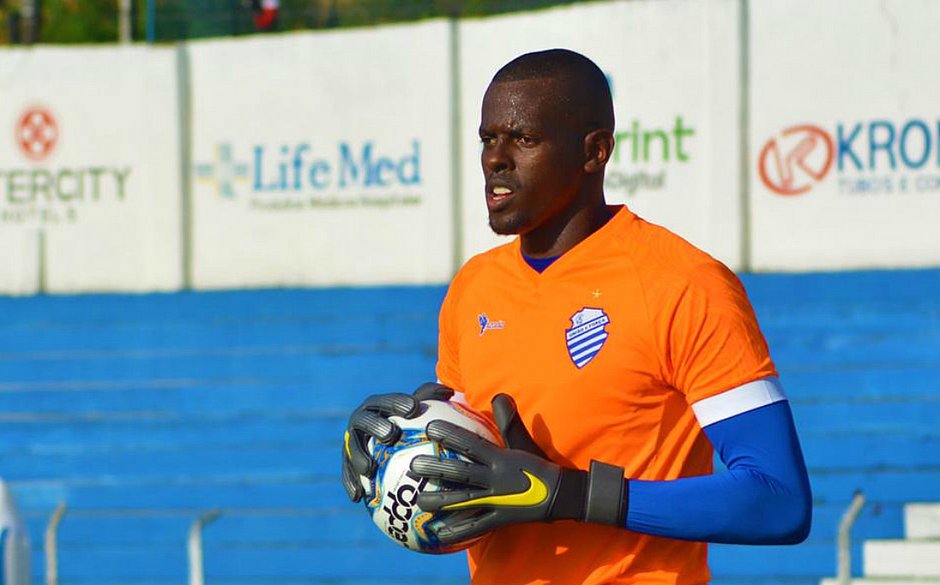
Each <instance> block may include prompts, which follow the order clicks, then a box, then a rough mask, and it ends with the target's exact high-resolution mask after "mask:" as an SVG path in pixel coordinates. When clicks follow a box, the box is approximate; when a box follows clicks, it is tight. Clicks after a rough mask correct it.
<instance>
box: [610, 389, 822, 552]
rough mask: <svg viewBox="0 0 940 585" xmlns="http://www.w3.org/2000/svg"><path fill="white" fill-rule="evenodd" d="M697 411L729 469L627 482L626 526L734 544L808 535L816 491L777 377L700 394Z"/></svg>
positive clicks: (781, 541) (791, 539)
mask: <svg viewBox="0 0 940 585" xmlns="http://www.w3.org/2000/svg"><path fill="white" fill-rule="evenodd" d="M693 411H694V412H695V415H696V417H697V418H698V420H699V423H700V424H701V425H702V428H703V430H704V431H705V434H706V435H707V436H708V438H709V440H711V443H712V445H713V446H714V448H715V451H716V452H717V453H718V455H719V457H720V458H721V461H722V462H723V463H724V464H725V466H726V467H727V471H724V472H719V473H715V474H712V475H706V476H700V477H688V478H682V479H676V480H671V481H641V480H631V481H629V482H628V489H629V507H628V511H627V523H626V524H627V528H628V529H630V530H633V531H636V532H642V533H645V534H652V535H656V536H664V537H668V538H677V539H682V540H696V541H706V542H721V543H729V544H795V543H798V542H802V541H803V540H805V539H806V536H807V534H808V533H809V528H810V523H811V518H812V493H811V490H810V485H809V478H808V475H807V473H806V464H805V463H804V461H803V454H802V451H801V449H800V442H799V438H798V437H797V434H796V427H795V425H794V423H793V415H792V413H791V411H790V405H789V403H788V402H787V400H786V397H785V396H784V395H783V391H782V389H781V387H780V383H779V382H778V381H777V379H776V378H767V379H764V380H758V381H756V382H751V383H749V384H745V385H743V386H741V387H739V388H735V389H732V390H729V391H727V392H723V393H721V394H719V395H717V396H714V397H712V398H707V399H705V400H701V401H699V402H697V403H696V404H694V405H693Z"/></svg>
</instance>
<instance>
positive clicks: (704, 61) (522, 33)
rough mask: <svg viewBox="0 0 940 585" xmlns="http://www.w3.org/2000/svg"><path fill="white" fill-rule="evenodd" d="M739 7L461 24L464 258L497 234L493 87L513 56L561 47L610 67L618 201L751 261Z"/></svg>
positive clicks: (611, 168) (726, 0) (656, 5)
mask: <svg viewBox="0 0 940 585" xmlns="http://www.w3.org/2000/svg"><path fill="white" fill-rule="evenodd" d="M738 38H739V33H738V2H736V1H732V0H719V1H716V2H686V1H680V0H635V1H625V2H600V3H596V4H587V5H579V6H572V7H567V8H559V9H553V10H548V11H543V12H536V13H530V14H521V15H511V16H503V17H498V18H488V19H480V20H466V21H463V22H461V25H460V56H461V61H460V62H461V68H462V76H461V91H462V100H461V108H462V110H461V111H462V118H463V123H462V126H463V136H462V143H461V145H462V148H463V162H464V165H463V191H462V194H461V196H462V201H463V207H462V214H463V218H464V221H463V237H462V241H463V250H462V253H463V256H464V258H469V257H470V256H472V255H473V254H475V253H478V252H480V251H482V250H485V249H487V248H490V247H492V246H493V245H494V244H497V243H499V242H500V241H504V240H502V239H501V238H499V237H497V236H495V235H493V234H492V233H490V231H489V228H488V226H487V218H486V216H487V213H486V206H485V202H484V193H483V191H484V182H483V175H482V171H481V167H480V160H479V152H480V150H479V138H478V128H479V123H480V104H481V101H482V97H483V93H484V91H485V90H486V87H487V85H488V84H489V81H490V79H491V78H492V77H493V74H495V73H496V71H497V70H498V69H499V68H500V67H501V66H502V65H504V64H505V63H507V62H508V61H510V60H512V59H513V58H515V57H517V56H519V55H521V54H523V53H526V52H530V51H537V50H543V49H549V48H555V47H561V48H567V49H572V50H574V51H578V52H580V53H583V54H584V55H586V56H587V57H589V58H591V59H592V60H593V61H594V62H596V63H597V64H598V65H599V66H600V67H601V69H602V70H603V71H604V72H605V73H606V74H607V76H608V78H609V80H610V83H611V88H612V90H613V97H614V106H615V112H616V117H617V132H616V141H617V146H616V150H615V151H614V154H613V158H612V160H611V161H610V163H609V164H608V166H607V174H606V185H605V192H606V195H607V200H608V202H610V203H626V204H627V205H628V206H629V207H630V208H631V209H632V210H634V211H636V212H637V213H638V214H640V215H641V216H642V217H644V218H646V219H647V220H649V221H652V222H654V223H658V224H661V225H664V226H666V227H668V228H669V229H671V230H672V231H674V232H676V233H678V234H679V235H681V236H683V237H684V238H686V239H688V240H689V241H691V242H692V243H694V244H696V245H697V246H699V247H701V248H702V249H704V250H706V251H708V252H709V253H711V254H712V255H714V256H716V257H717V258H719V259H721V260H722V261H724V262H725V263H726V264H728V265H730V266H731V267H734V268H736V267H738V265H739V263H740V260H741V234H740V197H741V195H740V193H741V190H740V159H741V153H740V150H739V145H740V140H739V133H740V125H739V107H738V104H739V93H740V84H739V73H738V63H739V58H740V57H739V42H738Z"/></svg>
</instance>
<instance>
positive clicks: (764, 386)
mask: <svg viewBox="0 0 940 585" xmlns="http://www.w3.org/2000/svg"><path fill="white" fill-rule="evenodd" d="M786 399H787V397H786V395H784V393H783V386H781V385H780V381H779V380H778V379H777V378H762V379H760V380H755V381H753V382H748V383H747V384H742V385H741V386H738V387H737V388H732V389H731V390H726V391H725V392H722V393H721V394H716V395H715V396H710V397H708V398H705V399H703V400H699V401H698V402H696V403H695V404H693V405H692V412H694V413H695V418H697V419H698V424H700V425H701V426H702V428H705V427H707V426H709V425H713V424H715V423H717V422H721V421H723V420H727V419H729V418H731V417H733V416H737V415H739V414H743V413H745V412H749V411H751V410H754V409H756V408H760V407H762V406H767V405H768V404H773V403H774V402H780V401H782V400H786Z"/></svg>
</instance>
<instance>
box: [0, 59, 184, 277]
mask: <svg viewBox="0 0 940 585" xmlns="http://www.w3.org/2000/svg"><path fill="white" fill-rule="evenodd" d="M176 88H177V85H176V62H175V53H174V51H173V50H172V49H166V48H146V47H123V48H115V47H107V48H104V47H102V48H71V47H70V48H63V47H40V48H35V49H14V50H5V51H2V52H0V95H2V99H0V128H2V129H4V130H3V131H2V132H0V246H3V249H4V252H5V255H6V257H7V258H8V261H7V263H5V265H4V267H3V268H2V269H0V292H3V293H12V294H22V293H29V292H36V290H37V289H38V286H39V282H40V280H42V279H43V278H44V280H45V284H46V287H47V290H48V291H50V292H75V291H90V290H119V291H139V290H166V289H176V288H179V287H180V286H181V283H182V271H181V260H180V258H181V249H180V213H181V208H180V178H179V177H180V167H179V154H178V153H179V134H178V123H179V122H178V115H177V91H176ZM39 110H41V111H42V112H45V113H46V114H45V115H47V116H48V117H43V122H42V123H41V124H39V125H36V124H33V125H31V127H32V128H34V129H36V132H40V134H38V135H37V134H36V133H35V132H34V133H33V134H32V135H31V136H32V137H33V138H36V137H37V136H45V137H46V138H47V140H46V142H45V143H46V144H48V143H49V140H48V139H49V138H50V137H53V136H54V138H55V140H54V145H53V146H52V147H51V148H50V149H47V150H43V149H41V148H40V149H39V150H31V151H29V152H30V153H31V155H32V156H28V155H27V152H26V150H24V148H23V147H22V146H21V145H20V144H19V143H18V140H17V136H22V132H20V134H17V131H18V130H20V129H21V125H20V120H21V119H22V117H23V116H24V114H25V113H26V112H27V111H33V112H37V111H39ZM50 118H51V119H52V120H54V125H55V131H54V132H53V131H52V130H49V129H50V128H51V127H52V126H51V125H50V124H49V119H50ZM42 129H46V132H48V133H43V130H42ZM28 143H29V144H33V145H35V144H37V141H36V140H32V141H30V142H28ZM41 153H45V156H39V155H40V154H41ZM40 233H42V234H43V235H42V236H41V235H40ZM42 241H44V246H43V245H40V242H42ZM43 257H44V259H43ZM43 265H44V276H41V275H40V272H41V270H40V267H41V266H43Z"/></svg>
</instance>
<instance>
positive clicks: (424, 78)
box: [189, 21, 453, 288]
mask: <svg viewBox="0 0 940 585" xmlns="http://www.w3.org/2000/svg"><path fill="white" fill-rule="evenodd" d="M448 38H449V37H448V24H447V23H446V22H444V21H436V22H426V23H421V24H417V25H407V26H393V27H381V28H369V29H362V30H353V31H339V32H329V33H298V34H291V35H279V36H270V37H257V38H253V39H250V40H244V39H238V40H215V41H205V42H194V43H192V44H191V45H190V48H189V51H190V67H191V72H192V122H193V131H192V157H193V172H192V199H193V218H192V220H193V234H194V235H193V281H194V285H195V286H196V287H197V288H218V287H233V286H248V287H258V286H295V285H337V284H357V285H358V284H394V283H428V282H446V281H447V280H448V279H449V277H450V275H451V271H452V265H453V252H452V244H451V240H452V236H451V234H452V231H453V228H452V218H451V210H452V205H451V199H452V194H451V190H452V189H451V184H450V176H451V174H450V173H451V163H450V158H451V157H450V150H451V143H450V131H449V127H450V108H449V105H448V104H449V101H450V96H449V90H450V81H449V79H450V77H449V73H448V71H449V61H448Z"/></svg>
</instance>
